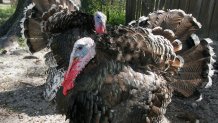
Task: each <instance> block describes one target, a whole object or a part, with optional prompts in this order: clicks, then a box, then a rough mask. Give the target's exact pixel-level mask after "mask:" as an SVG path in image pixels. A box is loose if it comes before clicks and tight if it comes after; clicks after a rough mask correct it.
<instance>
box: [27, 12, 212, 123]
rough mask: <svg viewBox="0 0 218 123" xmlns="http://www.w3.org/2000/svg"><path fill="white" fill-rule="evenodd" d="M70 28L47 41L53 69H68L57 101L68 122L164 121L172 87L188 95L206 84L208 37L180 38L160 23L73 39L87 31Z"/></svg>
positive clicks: (209, 72)
mask: <svg viewBox="0 0 218 123" xmlns="http://www.w3.org/2000/svg"><path fill="white" fill-rule="evenodd" d="M167 17H168V16H167ZM193 20H194V18H191V19H188V22H191V24H192V25H190V26H189V27H188V28H187V30H189V29H190V30H193V31H195V30H197V29H198V28H199V26H196V25H198V24H197V23H196V21H193ZM164 21H166V22H167V18H166V19H165V20H164ZM63 22H64V21H63ZM173 22H174V21H171V22H170V23H169V25H168V26H169V27H171V26H172V25H173V24H174V23H173ZM188 22H187V23H188ZM170 24H172V25H170ZM182 24H183V23H181V22H180V23H177V26H175V27H179V28H186V27H187V26H186V25H185V24H184V25H183V26H178V25H182ZM152 28H153V27H152ZM162 28H163V27H162ZM27 29H29V28H27ZM50 32H52V31H50ZM73 32H74V30H66V31H62V32H61V33H57V34H55V35H52V38H51V39H52V42H51V44H50V47H51V49H52V53H53V55H54V59H55V61H56V63H57V65H55V66H56V67H55V69H57V71H58V70H60V69H62V70H63V71H64V70H67V72H66V74H65V80H64V82H63V83H62V87H60V89H58V94H57V98H56V101H57V105H58V109H59V110H60V111H61V112H62V113H64V114H66V115H67V118H69V119H70V122H73V123H81V122H94V123H95V122H112V123H131V122H134V123H137V122H139V123H140V122H167V120H166V118H165V117H164V114H165V110H166V107H167V105H168V104H169V103H170V100H171V95H172V90H176V91H178V92H180V93H181V94H183V95H184V96H187V97H188V96H191V95H192V94H193V92H195V91H197V88H198V87H200V86H202V87H203V85H207V86H209V85H210V82H211V81H210V79H211V76H212V74H213V72H212V68H211V64H212V63H213V59H212V57H213V53H212V49H211V48H210V46H209V43H210V42H208V41H209V39H204V40H202V41H200V40H197V39H195V40H194V38H190V40H189V41H187V40H181V42H182V43H181V42H180V41H179V40H177V38H178V36H181V35H178V34H176V35H174V33H173V31H170V30H165V28H164V29H161V28H160V27H156V28H154V29H152V30H149V29H144V28H140V27H134V28H131V27H123V26H119V27H115V28H112V29H111V30H108V31H107V32H108V33H107V34H103V35H97V36H95V35H94V36H91V38H92V39H90V38H83V39H80V40H78V41H77V42H76V43H75V41H76V40H77V39H78V37H83V36H87V35H80V33H79V34H78V36H77V35H75V33H73ZM184 33H186V32H184ZM192 33H193V32H192ZM45 34H46V33H45ZM48 34H49V33H48ZM154 34H159V35H162V36H156V35H154ZM190 35H191V33H190V34H187V37H189V36H190ZM89 37H90V36H89ZM191 37H194V36H191ZM181 38H183V36H181ZM93 40H94V41H93ZM186 43H189V44H190V45H188V46H189V47H187V48H184V45H182V44H185V45H186ZM73 46H74V49H73ZM181 47H183V48H182V50H181ZM90 48H92V49H90ZM72 49H73V50H72ZM93 49H94V50H93ZM71 51H73V52H72V53H71ZM90 52H94V53H93V54H94V55H93V54H90ZM179 55H180V56H179ZM86 56H87V57H86ZM190 56H192V57H190ZM92 57H93V58H92ZM83 58H84V59H83ZM91 58H92V59H91ZM193 59H194V61H195V62H193ZM183 61H184V63H183ZM80 63H81V64H80ZM71 66H72V67H71ZM75 68H76V69H75ZM62 73H63V72H62ZM59 82H62V81H61V80H60V81H59ZM208 82H209V84H207V83H208ZM55 84H56V85H58V86H59V85H61V83H58V84H57V83H55ZM55 84H54V85H55ZM56 85H55V86H53V87H55V88H54V90H57V89H56V87H57V86H56Z"/></svg>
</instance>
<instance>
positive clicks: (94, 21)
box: [21, 0, 107, 101]
mask: <svg viewBox="0 0 218 123" xmlns="http://www.w3.org/2000/svg"><path fill="white" fill-rule="evenodd" d="M32 2H33V3H31V4H30V5H29V6H27V7H26V8H25V10H24V18H23V19H22V20H21V28H22V32H21V33H22V34H23V37H24V38H25V39H26V44H27V46H28V47H29V50H30V52H31V53H35V52H37V51H40V50H41V49H43V48H45V47H48V48H50V45H52V41H53V38H54V37H55V36H56V35H58V34H61V33H63V32H66V31H68V30H69V29H70V30H71V35H72V36H73V38H74V39H72V40H77V39H79V38H81V37H84V36H89V37H92V35H94V34H95V33H99V34H101V33H104V32H106V20H107V18H106V16H105V15H104V14H103V13H102V12H96V13H95V14H94V15H90V14H87V13H84V12H81V11H79V10H78V9H79V6H80V3H79V2H78V1H77V0H63V1H59V0H52V1H50V0H33V1H32ZM66 48H67V47H66ZM68 48H69V47H68ZM70 49H71V48H70ZM63 52H64V51H63ZM53 54H54V51H52V52H49V53H47V54H46V55H45V62H46V65H47V66H48V67H49V69H48V78H47V80H46V81H47V83H49V84H48V86H47V88H46V91H45V93H44V96H45V99H46V100H49V101H50V100H52V99H53V98H54V97H55V94H56V92H55V91H56V90H57V89H56V87H55V84H58V83H59V84H58V86H59V85H60V80H62V78H63V71H64V70H63V69H59V68H60V66H57V62H58V64H62V63H63V66H64V65H65V64H64V62H62V60H61V59H59V60H60V61H56V60H55V58H54V57H56V55H53ZM62 57H63V59H64V58H65V55H63V56H62ZM50 84H52V86H51V85H50Z"/></svg>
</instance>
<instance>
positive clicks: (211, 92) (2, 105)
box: [0, 49, 218, 123]
mask: <svg viewBox="0 0 218 123" xmlns="http://www.w3.org/2000/svg"><path fill="white" fill-rule="evenodd" d="M46 52H47V51H46V50H44V51H41V52H39V53H36V54H34V55H31V54H29V53H28V52H27V50H25V49H16V50H13V51H11V52H9V53H6V54H3V55H0V123H44V122H46V123H67V122H68V121H65V116H62V115H61V114H58V113H57V112H56V111H55V104H54V103H52V102H46V101H45V100H44V99H43V97H42V95H43V90H44V88H45V87H44V83H45V79H46V74H45V72H46V69H47V68H46V66H45V64H44V58H43V56H44V54H45V53H46ZM217 80H218V76H217V74H216V76H214V82H213V86H212V87H211V88H209V89H203V90H202V93H203V100H202V101H200V102H196V101H195V99H194V98H190V99H184V98H178V97H176V96H174V97H173V99H172V103H171V104H170V105H169V107H168V110H167V117H168V119H169V120H170V121H171V122H172V123H186V122H189V123H190V122H191V123H192V122H193V123H198V122H202V123H218V118H217V116H218V83H217V82H216V81H217Z"/></svg>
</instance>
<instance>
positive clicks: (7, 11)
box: [0, 4, 16, 25]
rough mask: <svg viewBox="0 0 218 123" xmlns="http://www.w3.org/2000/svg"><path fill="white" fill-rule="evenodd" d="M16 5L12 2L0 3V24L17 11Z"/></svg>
mask: <svg viewBox="0 0 218 123" xmlns="http://www.w3.org/2000/svg"><path fill="white" fill-rule="evenodd" d="M15 9H16V7H15V6H13V7H12V6H11V5H10V4H0V25H2V24H3V23H4V22H5V21H6V20H7V19H8V18H9V17H10V16H11V15H12V14H13V13H14V11H15Z"/></svg>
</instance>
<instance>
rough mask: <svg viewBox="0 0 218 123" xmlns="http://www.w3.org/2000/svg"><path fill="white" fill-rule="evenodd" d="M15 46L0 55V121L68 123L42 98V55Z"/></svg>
mask: <svg viewBox="0 0 218 123" xmlns="http://www.w3.org/2000/svg"><path fill="white" fill-rule="evenodd" d="M44 53H45V51H42V52H39V53H36V54H34V57H32V56H31V57H30V54H29V53H28V52H27V50H24V49H18V50H15V51H13V52H11V53H10V54H5V55H0V123H44V122H46V123H56V122H57V123H65V122H66V123H67V121H65V117H64V116H62V115H60V114H57V113H56V111H55V108H54V107H55V106H54V104H52V103H49V102H46V101H45V100H44V99H43V97H42V92H43V90H44V85H43V84H44V83H45V78H46V74H45V71H46V67H45V65H44V60H43V55H44Z"/></svg>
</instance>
